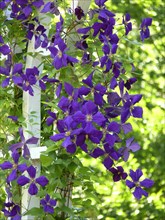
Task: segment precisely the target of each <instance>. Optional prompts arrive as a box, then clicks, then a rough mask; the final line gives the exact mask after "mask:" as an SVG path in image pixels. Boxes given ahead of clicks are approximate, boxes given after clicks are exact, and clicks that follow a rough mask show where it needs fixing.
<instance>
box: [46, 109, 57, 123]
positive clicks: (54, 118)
mask: <svg viewBox="0 0 165 220" xmlns="http://www.w3.org/2000/svg"><path fill="white" fill-rule="evenodd" d="M48 114H49V115H50V117H48V118H47V119H46V124H47V125H48V126H50V125H52V124H53V123H54V121H56V119H57V117H56V113H54V112H51V111H50V110H48Z"/></svg>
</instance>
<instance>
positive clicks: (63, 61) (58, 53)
mask: <svg viewBox="0 0 165 220" xmlns="http://www.w3.org/2000/svg"><path fill="white" fill-rule="evenodd" d="M54 45H55V46H54V47H53V46H50V47H48V49H49V50H50V52H51V56H52V58H53V66H54V67H55V68H56V69H57V70H58V69H61V68H62V67H65V66H67V65H68V63H70V64H73V63H77V62H78V60H77V59H76V58H74V57H71V56H69V55H67V54H66V51H67V50H68V48H67V45H66V44H65V43H64V41H63V39H61V38H60V37H59V38H58V39H56V40H55V42H54Z"/></svg>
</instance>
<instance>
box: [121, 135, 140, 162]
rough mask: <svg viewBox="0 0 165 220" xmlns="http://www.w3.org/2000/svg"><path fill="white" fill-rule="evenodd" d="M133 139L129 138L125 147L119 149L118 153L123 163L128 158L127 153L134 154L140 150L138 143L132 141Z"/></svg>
mask: <svg viewBox="0 0 165 220" xmlns="http://www.w3.org/2000/svg"><path fill="white" fill-rule="evenodd" d="M133 140H134V138H133V137H132V138H129V139H127V140H126V147H122V148H120V149H119V153H120V154H122V156H123V159H124V161H127V160H128V158H129V154H130V153H129V151H130V150H131V151H132V152H136V151H138V150H139V149H140V146H139V144H138V143H136V142H134V141H133Z"/></svg>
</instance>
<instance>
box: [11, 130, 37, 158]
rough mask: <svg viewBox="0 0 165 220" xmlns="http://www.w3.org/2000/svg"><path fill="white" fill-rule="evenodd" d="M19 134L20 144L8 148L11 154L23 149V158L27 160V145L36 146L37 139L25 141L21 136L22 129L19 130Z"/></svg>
mask: <svg viewBox="0 0 165 220" xmlns="http://www.w3.org/2000/svg"><path fill="white" fill-rule="evenodd" d="M19 134H20V138H21V142H19V143H16V144H12V145H11V146H10V148H9V149H10V150H11V151H12V152H13V151H15V150H17V149H20V148H21V149H23V157H24V158H25V159H28V158H29V157H30V151H29V148H28V146H27V145H28V144H37V142H38V138H36V137H31V138H29V139H28V140H25V137H24V135H23V129H22V128H19Z"/></svg>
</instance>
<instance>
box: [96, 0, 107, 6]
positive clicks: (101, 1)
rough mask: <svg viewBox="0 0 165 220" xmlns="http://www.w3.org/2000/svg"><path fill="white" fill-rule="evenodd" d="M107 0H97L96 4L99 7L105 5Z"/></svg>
mask: <svg viewBox="0 0 165 220" xmlns="http://www.w3.org/2000/svg"><path fill="white" fill-rule="evenodd" d="M106 1H107V0H95V4H96V5H98V6H99V7H102V6H104V3H105V2H106Z"/></svg>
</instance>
